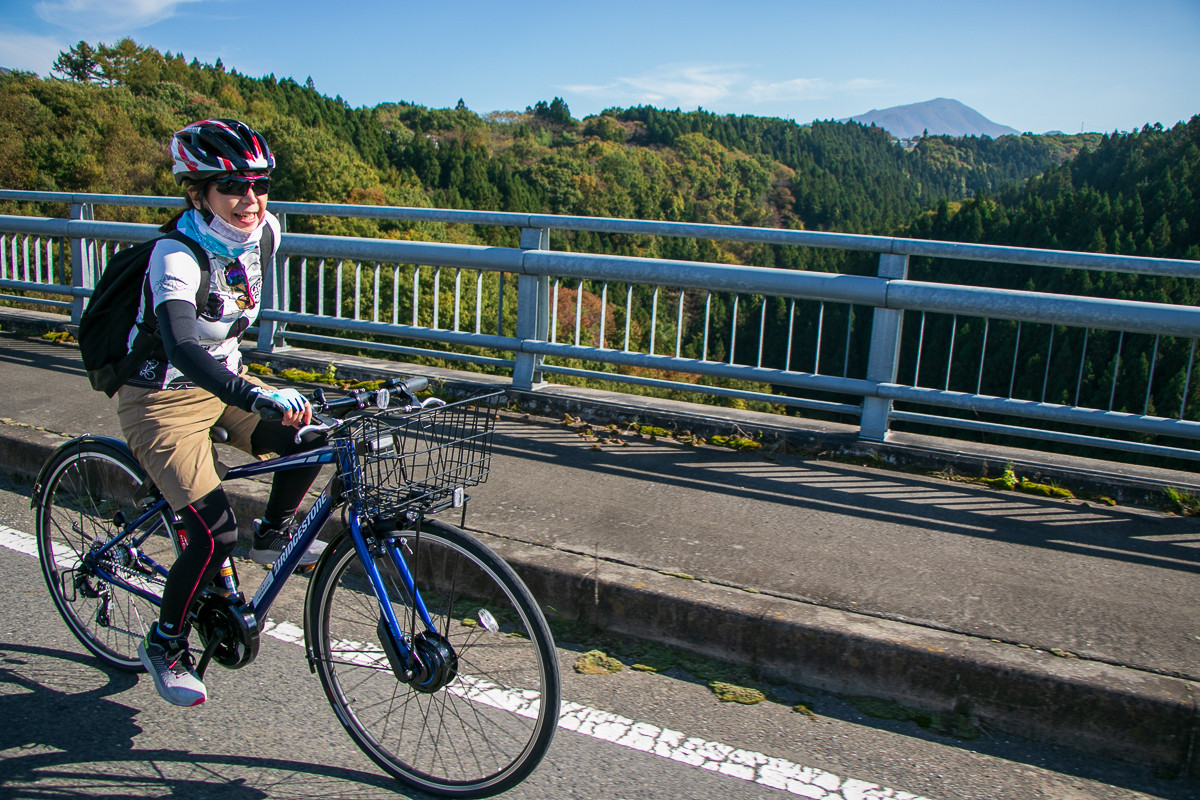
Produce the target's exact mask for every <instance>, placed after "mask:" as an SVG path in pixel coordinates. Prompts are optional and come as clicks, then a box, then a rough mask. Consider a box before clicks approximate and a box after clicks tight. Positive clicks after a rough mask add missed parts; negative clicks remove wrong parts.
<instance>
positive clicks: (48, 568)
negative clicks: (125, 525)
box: [36, 437, 178, 672]
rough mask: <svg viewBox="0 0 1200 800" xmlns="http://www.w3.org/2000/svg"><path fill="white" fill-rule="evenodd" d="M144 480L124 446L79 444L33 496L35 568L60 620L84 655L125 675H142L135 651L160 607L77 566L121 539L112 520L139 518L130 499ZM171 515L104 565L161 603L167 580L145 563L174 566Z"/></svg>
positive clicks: (64, 451)
mask: <svg viewBox="0 0 1200 800" xmlns="http://www.w3.org/2000/svg"><path fill="white" fill-rule="evenodd" d="M145 478H146V473H145V472H144V471H143V470H142V468H141V466H140V465H139V464H138V463H137V461H136V460H135V459H134V457H133V455H132V454H131V453H130V452H129V450H128V448H126V447H125V446H124V444H123V443H120V442H117V441H116V440H97V439H91V438H87V437H84V438H80V439H77V440H73V441H72V442H68V443H67V444H66V445H64V446H62V447H60V448H59V449H58V451H57V452H56V453H55V454H54V455H53V456H51V460H50V461H49V462H47V464H46V466H45V467H44V468H43V470H42V476H41V478H40V479H39V488H40V492H39V494H38V495H37V497H38V502H37V509H36V518H37V523H36V526H37V528H36V529H37V547H38V561H39V562H41V566H42V576H43V577H44V578H45V579H46V587H47V588H48V589H49V590H50V596H51V597H52V598H53V600H54V605H55V607H56V608H57V609H58V613H59V614H61V615H62V618H63V620H64V621H66V623H67V627H68V628H70V629H71V632H72V633H73V634H75V637H76V638H77V639H79V641H80V642H81V643H82V644H83V646H84V647H86V648H87V649H88V650H90V651H91V652H92V653H93V654H95V655H96V656H98V657H99V658H100V659H101V660H102V661H104V662H105V663H107V664H110V665H112V666H114V667H116V668H118V669H122V670H128V671H131V672H139V671H142V670H143V667H142V664H141V661H140V660H139V659H138V655H137V646H138V644H139V643H140V642H141V641H142V639H143V638H144V637H145V635H146V630H147V628H148V627H149V625H150V623H151V622H153V621H154V620H156V619H158V606H157V605H156V604H154V603H152V602H150V601H149V600H147V599H145V598H143V597H140V596H139V595H137V594H135V593H133V592H131V591H129V590H128V589H125V588H123V587H121V586H119V585H117V584H113V583H110V582H108V581H106V580H104V579H102V578H101V577H100V576H99V575H98V574H97V573H96V572H95V571H94V570H89V569H86V568H84V569H81V566H82V564H83V560H84V555H85V553H86V552H87V550H88V549H90V548H93V547H98V546H99V545H100V544H102V543H104V542H107V541H108V540H109V539H110V538H112V537H113V536H115V535H116V534H117V533H118V532H119V531H120V527H119V525H118V524H116V523H115V522H114V517H116V515H117V512H120V513H122V514H123V515H124V517H125V519H126V520H129V521H132V520H134V519H136V518H137V515H138V508H137V505H136V502H137V500H138V498H136V497H135V496H134V495H135V494H136V490H137V489H138V487H140V486H141V485H142V483H143V481H144V480H145ZM169 514H170V512H169V511H168V512H166V513H164V514H159V515H158V516H157V517H156V518H154V519H153V520H152V521H149V522H147V523H145V525H146V527H145V528H143V529H140V530H142V532H143V533H142V534H141V535H142V536H145V538H144V540H143V541H142V542H141V544H140V545H139V546H138V547H136V548H132V547H129V546H128V545H124V544H122V545H118V546H117V547H115V548H113V550H112V551H110V553H109V555H108V556H106V557H105V559H104V561H103V566H104V567H105V568H107V569H109V570H111V571H113V573H114V574H119V575H121V576H123V577H124V578H126V579H129V580H130V581H131V582H132V581H137V583H138V584H139V585H140V586H141V587H142V588H143V589H145V590H147V591H148V592H151V593H153V594H156V595H157V596H158V597H159V598H161V597H162V587H163V584H164V583H165V581H166V578H165V576H163V575H161V574H160V573H158V572H157V571H156V570H154V569H153V567H152V566H151V563H150V561H149V560H148V559H153V561H154V562H157V564H159V565H160V566H162V567H163V568H166V569H169V568H170V566H171V564H173V563H174V562H175V557H176V554H177V551H178V543H177V542H176V541H175V538H174V536H173V535H172V530H173V529H172V519H171V518H170V517H169V516H168V515H169ZM146 531H149V533H148V534H147V533H146Z"/></svg>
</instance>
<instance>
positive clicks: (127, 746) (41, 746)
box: [0, 642, 430, 800]
mask: <svg viewBox="0 0 1200 800" xmlns="http://www.w3.org/2000/svg"><path fill="white" fill-rule="evenodd" d="M137 681H138V678H137V675H136V674H135V673H127V672H121V671H119V670H114V669H111V668H108V667H105V666H104V665H102V664H100V663H99V662H98V661H96V660H95V659H94V658H92V657H89V656H84V655H80V654H76V653H70V652H67V651H63V650H56V649H53V648H46V647H37V646H31V645H21V644H13V643H10V642H0V720H6V721H8V723H9V724H2V725H0V752H3V753H4V754H5V755H4V758H3V761H2V762H0V797H12V798H40V797H57V798H69V797H79V798H84V797H87V798H95V797H104V798H145V797H179V798H208V797H211V798H221V800H259V798H267V797H271V798H295V800H327V798H329V797H331V796H336V797H346V798H363V799H364V800H366V798H385V797H386V798H394V797H409V798H413V799H414V800H427V798H429V797H430V796H429V795H425V794H423V793H420V792H404V791H398V789H401V788H402V787H400V786H399V784H397V783H396V781H394V780H392V779H391V778H389V777H387V776H386V775H383V774H377V773H369V772H363V771H360V770H355V769H347V768H343V767H336V766H329V765H325V764H311V763H306V762H303V761H296V760H289V759H280V758H264V757H261V756H256V755H252V754H251V755H241V754H230V755H217V754H211V753H197V752H194V751H191V750H187V749H162V748H158V749H142V748H138V747H137V745H136V742H135V739H136V737H137V736H138V735H139V734H140V733H142V727H141V726H140V725H139V724H138V723H137V721H136V720H137V716H138V714H139V713H141V709H138V708H133V707H131V706H128V705H125V704H123V703H121V702H118V701H117V700H115V699H114V697H115V696H116V695H118V694H120V693H121V692H124V691H126V690H128V689H130V688H132V687H133V686H134V685H136V683H137ZM14 721H15V724H14ZM230 749H235V748H234V745H233V744H230ZM237 749H241V748H237ZM247 773H250V777H247Z"/></svg>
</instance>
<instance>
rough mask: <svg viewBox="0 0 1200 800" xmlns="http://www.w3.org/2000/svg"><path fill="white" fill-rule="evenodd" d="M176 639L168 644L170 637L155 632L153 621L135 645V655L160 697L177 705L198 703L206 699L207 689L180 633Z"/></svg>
mask: <svg viewBox="0 0 1200 800" xmlns="http://www.w3.org/2000/svg"><path fill="white" fill-rule="evenodd" d="M178 641H179V643H180V644H178V645H176V646H171V645H172V644H173V643H172V642H171V641H170V640H169V639H166V637H162V636H159V635H158V623H157V622H155V623H154V624H153V625H151V626H150V630H149V632H148V633H147V634H146V638H145V639H143V640H142V643H141V644H139V645H138V658H139V659H140V660H141V662H142V666H143V667H145V668H146V671H147V672H149V673H150V677H151V678H153V679H154V688H155V689H157V690H158V693H159V695H161V696H162V699H163V700H166V701H167V702H168V703H171V704H172V705H177V706H198V705H200V704H201V703H203V702H204V701H205V700H207V699H208V691H207V690H206V689H205V688H204V683H203V682H202V681H201V680H200V678H199V677H197V676H196V672H195V669H194V668H193V666H192V663H193V662H192V654H191V653H190V652H189V651H188V648H187V640H185V639H183V638H182V637H180V638H179V640H178Z"/></svg>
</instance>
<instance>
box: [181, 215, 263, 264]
mask: <svg viewBox="0 0 1200 800" xmlns="http://www.w3.org/2000/svg"><path fill="white" fill-rule="evenodd" d="M265 223H266V218H265V217H264V219H263V222H262V223H260V224H259V226H258V227H257V228H256V229H255V230H253V231H251V232H250V233H246V232H245V231H239V230H238V229H236V228H234V227H233V226H232V225H230V224H229V223H227V222H225V221H224V220H222V219H221V218H220V217H218V216H216V215H213V216H212V219H211V221H205V220H204V219H203V218H202V217H201V215H200V212H199V211H196V210H194V209H193V210H192V211H190V212H189V213H187V214H184V215H183V216H182V217H181V218H180V220H179V222H178V223H177V225H176V227H177V228H178V229H179V232H180V233H182V234H183V235H184V236H188V237H191V238H192V239H195V240H196V241H197V242H199V243H200V244H201V246H203V247H204V249H205V250H207V251H208V252H210V253H213V254H215V255H218V256H224V257H225V258H238V257H239V256H241V255H242V254H243V253H245V252H246V251H248V250H253V249H255V248H257V247H258V241H259V239H261V238H262V226H263V224H265Z"/></svg>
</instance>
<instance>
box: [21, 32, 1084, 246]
mask: <svg viewBox="0 0 1200 800" xmlns="http://www.w3.org/2000/svg"><path fill="white" fill-rule="evenodd" d="M56 74H57V77H52V78H47V79H39V78H37V77H36V76H33V75H30V74H27V73H26V74H23V73H8V74H5V75H3V76H2V77H0V186H4V187H6V188H26V189H44V190H57V191H83V192H92V191H95V192H108V193H134V194H143V193H152V194H176V193H177V192H178V190H177V188H176V187H175V186H174V185H173V183H172V181H171V179H170V174H169V161H168V157H167V151H166V141H167V139H168V137H169V136H170V134H171V132H172V131H174V130H176V129H178V128H179V127H182V125H184V124H186V123H187V122H190V121H192V120H194V119H199V118H202V117H209V116H233V117H238V118H242V119H245V120H246V121H248V122H249V123H250V124H251V125H253V126H255V127H256V128H258V129H260V130H262V131H263V132H264V133H265V134H266V135H267V137H268V140H269V141H270V142H271V144H272V147H273V148H274V149H275V151H276V153H277V155H278V157H279V163H280V169H279V171H278V173H277V176H278V177H277V181H276V183H275V189H274V190H273V191H272V199H275V200H310V201H323V202H339V203H341V202H349V203H375V204H392V205H428V206H437V207H449V208H477V209H494V210H503V211H539V212H549V213H562V214H577V215H595V216H618V217H638V218H646V219H663V220H682V221H696V222H713V223H730V224H743V225H767V226H778V227H785V228H807V229H820V230H838V231H847V232H862V233H892V232H894V231H895V230H897V229H898V228H900V227H902V226H904V225H907V224H909V223H911V222H912V220H913V219H914V218H915V217H916V216H917V214H919V213H920V211H921V210H922V209H925V208H932V207H934V206H935V204H936V203H937V202H938V201H940V200H942V199H946V200H948V201H950V202H958V201H962V200H966V199H968V198H971V197H974V196H976V195H978V194H980V193H984V192H996V191H999V190H1001V189H1002V188H1004V187H1006V186H1008V185H1010V184H1012V183H1013V182H1014V181H1021V180H1023V179H1026V178H1029V177H1032V176H1034V175H1037V174H1039V173H1041V172H1042V171H1043V170H1045V169H1046V168H1047V167H1051V166H1054V165H1056V164H1059V163H1061V162H1062V161H1064V160H1065V159H1068V158H1070V157H1071V156H1073V155H1075V154H1076V153H1077V152H1079V151H1080V150H1081V149H1082V148H1085V147H1087V146H1089V145H1091V146H1094V145H1095V144H1097V142H1098V139H1099V137H1096V136H1094V135H1092V136H1051V137H1047V136H1024V137H1004V138H1002V139H1000V140H996V141H993V140H991V139H987V138H983V139H976V138H968V139H953V138H946V137H936V138H927V139H925V140H924V141H922V142H921V143H920V145H919V146H918V147H916V148H913V149H903V148H901V147H899V146H898V145H897V144H896V143H895V141H894V140H893V139H891V138H890V137H889V136H888V135H887V134H886V133H885V132H884V131H883V130H881V129H877V128H870V127H863V126H861V125H857V124H852V123H851V124H841V123H836V122H818V123H814V124H812V125H805V126H802V125H798V124H796V123H795V122H792V121H790V120H780V119H767V118H760V117H746V116H742V117H735V116H718V115H715V114H710V113H707V112H703V111H697V112H680V111H662V110H658V109H653V108H644V107H643V108H633V109H627V110H620V109H614V110H609V111H606V112H604V113H603V114H601V115H599V116H594V117H589V118H587V119H584V120H582V121H579V120H575V119H574V118H572V117H571V115H570V111H569V109H568V108H567V106H566V104H565V103H563V102H562V100H560V99H557V98H556V99H554V100H553V101H551V102H548V103H547V102H546V101H539V102H536V103H534V104H533V105H532V106H530V107H529V108H527V109H526V110H525V111H524V112H511V113H493V114H489V115H487V116H486V117H481V116H479V115H478V114H476V113H474V112H472V111H471V110H469V109H467V108H466V107H465V106H463V105H462V104H461V102H460V104H459V106H458V107H457V108H454V109H428V108H423V107H420V106H415V105H411V104H406V103H402V102H397V103H387V104H381V105H379V106H376V107H374V108H351V107H350V106H349V105H348V104H347V103H346V102H345V101H343V100H342V99H341V98H340V97H334V98H330V97H327V96H324V95H322V94H321V93H319V92H318V91H316V89H315V88H314V87H313V86H312V85H311V81H309V82H307V85H301V84H299V83H297V82H296V81H294V80H292V79H291V78H284V79H276V78H275V76H273V75H269V76H266V77H262V78H252V77H249V76H246V75H242V74H240V73H239V72H237V71H236V70H233V69H226V68H225V66H224V65H222V64H221V63H220V62H219V61H218V62H217V63H216V64H212V65H209V64H201V63H199V62H198V61H196V60H192V61H190V62H188V61H187V60H186V59H185V58H184V56H182V55H179V54H171V53H167V54H165V55H164V54H161V53H159V52H158V51H157V50H155V49H154V48H151V47H141V46H139V45H137V44H135V43H134V42H132V41H131V40H128V39H127V40H124V41H122V42H120V43H118V44H117V45H114V46H111V47H110V46H106V45H98V46H96V47H94V48H93V47H92V46H90V45H88V44H87V43H85V42H80V43H79V44H78V45H76V47H74V48H72V49H71V50H70V51H67V52H64V53H63V54H62V55H61V57H60V58H59V61H58V63H57V64H56ZM129 213H136V212H129ZM310 224H312V225H314V226H315V227H318V228H321V229H323V230H328V231H330V232H336V231H339V230H347V231H349V230H353V231H354V232H358V233H362V232H372V231H367V230H363V229H362V223H350V222H337V221H312V222H311V223H310ZM368 227H370V226H368ZM373 232H382V233H383V234H385V235H413V233H412V232H407V231H400V230H398V229H396V228H395V226H388V225H386V224H385V225H384V226H383V230H382V231H377V230H375V231H373ZM464 235H468V236H491V237H496V236H507V235H510V234H509V233H507V232H503V231H490V232H489V231H479V232H470V233H467V234H464ZM565 244H566V246H569V247H571V246H573V247H595V248H601V249H607V250H618V251H628V252H639V253H645V254H650V255H653V254H662V255H674V256H679V257H698V256H700V255H704V254H701V253H699V252H692V250H694V249H695V245H686V246H684V251H683V252H661V249H662V248H664V247H666V248H671V247H675V246H676V244H677V243H676V244H663V243H659V242H653V241H630V240H629V239H628V238H624V239H617V238H609V239H597V238H596V237H589V236H586V235H578V236H577V237H576V239H575V240H571V241H567V242H566V243H565ZM688 248H691V249H690V250H689V249H688ZM707 255H708V256H715V255H716V253H713V252H710V253H707ZM730 255H734V256H737V257H740V258H746V259H750V258H752V257H754V256H755V254H752V253H744V252H735V253H731V254H730ZM757 255H758V256H760V258H758V260H759V261H761V260H762V259H763V258H765V259H767V260H769V261H771V263H779V264H780V265H783V266H789V265H791V264H789V257H788V256H786V255H785V254H782V253H778V252H776V253H771V254H765V255H764V254H763V253H759V254H757ZM810 266H815V267H817V268H824V269H836V268H839V266H840V262H839V260H838V258H837V255H836V254H826V256H825V260H824V261H821V260H820V259H818V263H816V264H811V265H810Z"/></svg>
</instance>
